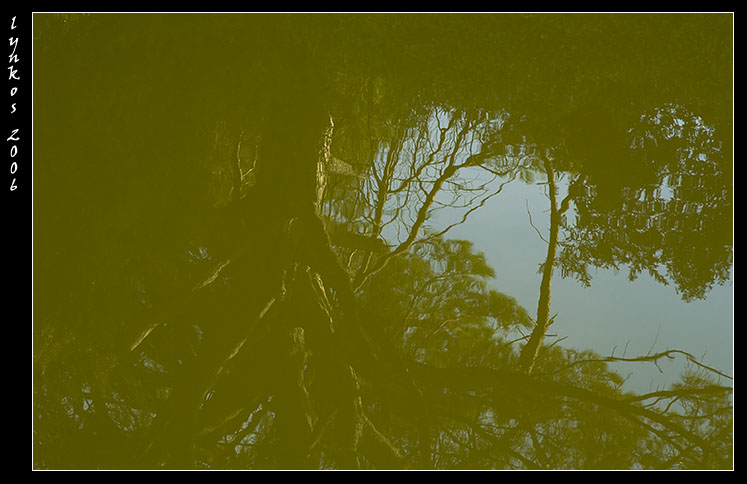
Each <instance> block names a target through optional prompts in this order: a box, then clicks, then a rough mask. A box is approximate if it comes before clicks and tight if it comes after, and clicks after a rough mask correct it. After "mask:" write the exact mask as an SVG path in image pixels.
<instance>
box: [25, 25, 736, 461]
mask: <svg viewBox="0 0 747 484" xmlns="http://www.w3.org/2000/svg"><path fill="white" fill-rule="evenodd" d="M731 33H732V18H731V16H729V15H720V14H719V15H705V14H703V15H683V14H681V15H642V14H641V15H622V14H616V15H596V14H595V15H569V14H568V15H519V14H515V15H514V14H501V15H498V14H496V15H445V14H443V15H395V14H392V15H381V14H376V15H328V14H318V15H301V14H296V15H281V14H274V15H270V14H242V15H239V14H233V15H213V14H210V15H208V14H202V15H196V14H195V15H191V14H190V15H188V14H180V15H166V14H160V15H146V14H141V15H130V14H116V15H104V14H101V15H87V14H81V15H69V14H40V15H36V16H35V17H34V273H33V276H34V341H33V348H34V362H33V387H34V395H33V396H34V399H33V412H34V422H33V425H34V429H33V430H34V434H33V435H34V438H33V440H34V448H33V459H34V466H35V467H36V468H86V469H88V468H97V469H98V468H105V469H112V468H114V469H122V468H144V469H152V468H167V469H175V468H176V469H268V468H270V469H296V468H310V469H323V468H333V469H400V468H410V469H454V468H466V469H537V468H539V469H599V468H601V469H680V468H682V469H705V468H726V469H729V468H732V467H733V408H732V385H733V160H732V156H733V155H732V139H731V135H732V129H733V128H732V97H731V93H732V85H731V79H732V75H731V72H732V59H733V55H732V34H731Z"/></svg>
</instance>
